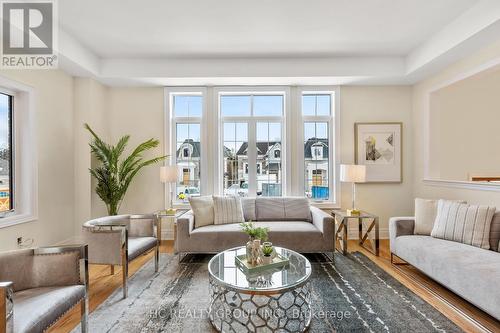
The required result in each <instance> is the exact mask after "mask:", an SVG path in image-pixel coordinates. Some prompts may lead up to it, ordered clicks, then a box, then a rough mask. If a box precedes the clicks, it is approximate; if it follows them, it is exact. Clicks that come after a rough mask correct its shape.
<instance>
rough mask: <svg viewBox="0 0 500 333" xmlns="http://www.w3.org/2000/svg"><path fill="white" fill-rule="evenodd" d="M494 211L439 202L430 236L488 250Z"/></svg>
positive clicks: (445, 201) (494, 209) (456, 203)
mask: <svg viewBox="0 0 500 333" xmlns="http://www.w3.org/2000/svg"><path fill="white" fill-rule="evenodd" d="M495 211H496V208H495V207H489V206H476V205H467V204H463V203H459V202H455V201H447V200H439V202H438V213H437V216H436V222H435V223H434V228H433V229H432V232H431V236H432V237H435V238H441V239H446V240H451V241H455V242H460V243H463V244H468V245H472V246H476V247H480V248H482V249H486V250H488V249H489V248H490V240H489V236H490V226H491V220H492V218H493V214H495Z"/></svg>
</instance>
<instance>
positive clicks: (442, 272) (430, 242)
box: [391, 235, 500, 319]
mask: <svg viewBox="0 0 500 333" xmlns="http://www.w3.org/2000/svg"><path fill="white" fill-rule="evenodd" d="M391 251H392V252H393V253H394V254H396V255H397V256H398V257H400V258H402V259H403V260H405V261H406V262H408V263H410V264H411V265H413V266H415V267H416V268H418V269H419V270H421V271H422V272H424V273H425V274H427V275H429V276H430V277H431V278H433V279H434V280H436V281H438V282H439V283H441V284H442V285H443V286H446V287H447V288H448V289H450V290H452V291H453V292H455V293H457V294H458V295H459V296H461V297H463V298H465V299H466V300H468V301H469V302H471V303H473V304H474V305H476V306H478V307H480V308H481V309H483V310H484V311H486V312H488V313H489V314H491V315H492V316H494V317H495V318H497V319H500V307H499V306H498V304H500V288H498V277H499V276H500V254H499V253H498V252H493V251H488V250H484V249H480V248H478V247H474V246H470V245H466V244H462V243H457V242H452V241H447V240H443V239H437V238H433V237H429V236H415V235H412V236H400V237H396V238H395V240H394V243H393V244H391Z"/></svg>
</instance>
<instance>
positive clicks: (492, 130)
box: [430, 68, 500, 181]
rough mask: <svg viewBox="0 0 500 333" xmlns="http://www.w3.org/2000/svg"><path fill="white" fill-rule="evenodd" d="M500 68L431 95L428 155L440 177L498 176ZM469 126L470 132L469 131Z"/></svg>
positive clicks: (460, 178) (464, 178)
mask: <svg viewBox="0 0 500 333" xmlns="http://www.w3.org/2000/svg"><path fill="white" fill-rule="evenodd" d="M498 87H500V69H498V68H496V69H494V70H493V69H492V70H488V71H486V72H482V73H479V74H477V75H474V76H472V77H469V78H466V79H464V80H461V81H459V82H456V83H453V84H452V85H450V86H446V87H444V88H442V89H439V90H438V91H436V92H434V93H432V94H431V100H430V102H431V108H430V110H431V112H430V122H431V123H432V124H433V126H432V136H433V137H434V138H435V139H433V141H432V145H431V147H430V149H431V156H432V164H433V165H434V166H435V167H433V169H434V170H435V171H436V175H432V176H438V177H439V178H441V179H446V180H459V181H468V180H469V177H470V176H471V175H476V176H481V175H482V176H488V175H489V176H493V175H500V153H495V152H494V149H495V148H493V150H492V147H500V131H498V124H499V120H500V116H499V114H498V111H499V110H500V94H498ZM471 129H472V131H471Z"/></svg>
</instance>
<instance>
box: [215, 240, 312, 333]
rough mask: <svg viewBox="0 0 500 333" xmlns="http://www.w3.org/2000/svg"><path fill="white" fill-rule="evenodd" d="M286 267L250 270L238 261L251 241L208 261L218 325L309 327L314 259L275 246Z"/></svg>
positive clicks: (232, 328) (228, 328) (227, 328)
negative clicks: (242, 268)
mask: <svg viewBox="0 0 500 333" xmlns="http://www.w3.org/2000/svg"><path fill="white" fill-rule="evenodd" d="M275 249H276V252H277V253H278V254H281V255H282V256H284V257H286V258H288V259H289V264H288V266H286V267H282V268H275V269H271V270H266V271H262V272H259V273H257V274H251V275H246V274H245V273H244V272H243V271H242V270H241V269H240V268H238V267H237V266H236V264H235V256H237V255H242V254H245V253H246V249H245V247H238V248H233V249H229V250H226V251H224V252H221V253H218V254H217V255H215V256H214V257H213V258H212V259H211V260H210V262H209V263H208V272H209V281H210V309H209V310H210V312H209V317H210V321H211V322H212V325H213V326H214V327H215V329H216V330H217V331H219V332H277V331H279V332H303V331H305V330H306V329H307V328H308V327H309V324H310V322H311V286H310V283H309V278H310V277H311V263H310V262H309V260H307V259H306V257H304V256H303V255H301V254H299V253H297V252H295V251H292V250H288V249H284V248H280V247H275Z"/></svg>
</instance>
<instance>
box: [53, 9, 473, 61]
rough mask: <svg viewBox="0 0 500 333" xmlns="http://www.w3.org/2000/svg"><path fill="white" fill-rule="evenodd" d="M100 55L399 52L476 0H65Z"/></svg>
mask: <svg viewBox="0 0 500 333" xmlns="http://www.w3.org/2000/svg"><path fill="white" fill-rule="evenodd" d="M58 3H59V12H60V14H59V20H60V24H61V27H62V28H63V29H64V30H65V31H66V32H67V33H69V34H70V35H71V36H72V37H74V38H75V39H76V40H78V41H79V42H80V43H81V44H82V45H84V46H85V47H87V48H88V49H89V50H91V51H92V52H93V53H94V54H96V55H97V56H98V57H100V58H156V59H159V58H170V57H191V58H210V57H219V58H220V57H233V58H234V57H302V56H306V57H322V56H325V57H326V56H404V55H407V54H408V53H410V52H411V51H412V50H413V49H415V48H416V47H418V46H419V45H420V44H422V43H423V42H425V41H426V40H427V39H429V38H430V37H431V36H432V35H433V34H435V33H436V32H438V31H440V30H441V29H443V28H444V27H445V26H446V25H447V24H449V23H450V22H451V21H453V20H454V19H456V18H457V17H459V16H460V15H461V14H462V13H463V12H464V11H466V10H467V9H469V8H470V7H472V6H473V5H475V4H477V3H478V0H425V1H422V0H368V1H367V0H313V1H305V0H273V1H269V0H268V1H264V0H254V1H243V0H204V1H195V0H178V1H165V0H149V1H124V0H105V1H103V0H85V1H82V0H64V1H59V2H58Z"/></svg>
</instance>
